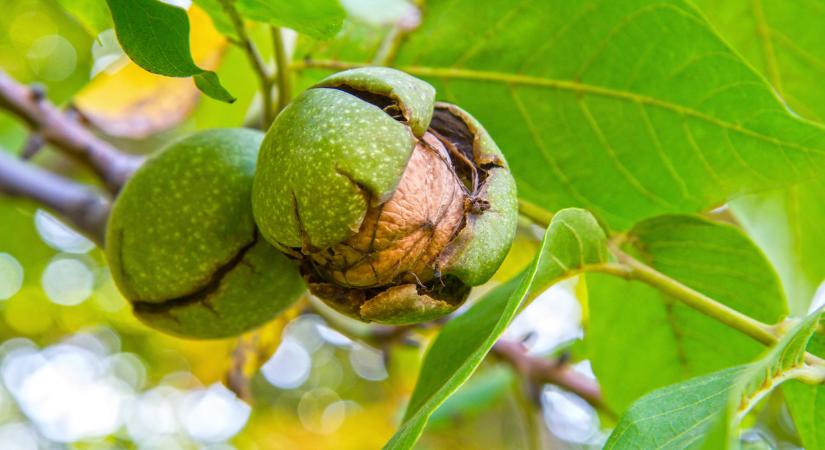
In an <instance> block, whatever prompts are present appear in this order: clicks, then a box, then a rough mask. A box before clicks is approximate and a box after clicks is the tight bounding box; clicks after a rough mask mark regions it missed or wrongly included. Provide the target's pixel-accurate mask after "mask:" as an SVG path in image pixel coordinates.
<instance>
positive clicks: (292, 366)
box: [261, 338, 312, 389]
mask: <svg viewBox="0 0 825 450" xmlns="http://www.w3.org/2000/svg"><path fill="white" fill-rule="evenodd" d="M311 368H312V358H311V357H310V355H309V352H308V351H307V350H306V349H305V348H304V347H303V345H301V344H300V343H298V342H297V341H296V340H295V339H292V338H285V339H284V340H283V341H281V345H280V346H278V350H277V351H275V354H274V355H273V356H272V358H270V359H269V361H267V362H266V363H265V364H264V365H263V367H261V373H262V374H263V376H264V378H266V380H267V381H269V382H270V383H271V384H272V385H273V386H275V387H278V388H281V389H294V388H296V387H298V386H300V385H302V384H304V382H305V381H306V380H307V378H308V377H309V372H310V369H311Z"/></svg>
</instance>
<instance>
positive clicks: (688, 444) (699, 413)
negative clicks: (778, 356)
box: [604, 366, 745, 450]
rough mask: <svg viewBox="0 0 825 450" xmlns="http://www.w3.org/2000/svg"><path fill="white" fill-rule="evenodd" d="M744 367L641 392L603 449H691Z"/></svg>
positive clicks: (721, 405) (701, 436)
mask: <svg viewBox="0 0 825 450" xmlns="http://www.w3.org/2000/svg"><path fill="white" fill-rule="evenodd" d="M744 370H745V367H741V366H740V367H733V368H729V369H725V370H722V371H719V372H714V373H711V374H708V375H705V376H701V377H697V378H691V379H690V380H688V381H685V382H682V383H679V384H674V385H672V386H668V387H665V388H661V389H657V390H655V391H653V392H651V393H650V394H647V395H645V396H644V397H642V398H640V399H639V400H638V401H637V402H635V403H634V404H633V405H632V406H631V407H630V409H628V410H627V412H626V413H625V414H624V415H622V417H621V419H619V423H618V424H617V425H616V428H615V429H613V433H611V434H610V437H609V438H608V439H607V443H606V444H605V446H604V449H605V450H610V449H624V448H632V449H647V448H655V449H659V450H663V449H686V448H695V447H696V446H697V445H698V444H700V443H701V439H702V438H703V437H704V435H705V433H706V431H707V429H708V427H710V426H711V425H712V423H713V420H714V419H716V416H717V415H718V414H719V411H722V410H723V409H724V408H725V405H726V403H727V401H728V395H729V394H730V391H731V390H732V389H733V383H734V382H735V381H736V379H737V377H738V376H740V375H741V374H742V372H743V371H744Z"/></svg>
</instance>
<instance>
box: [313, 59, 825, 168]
mask: <svg viewBox="0 0 825 450" xmlns="http://www.w3.org/2000/svg"><path fill="white" fill-rule="evenodd" d="M323 63H324V62H323V61H310V62H309V65H311V66H314V65H316V64H319V65H324V64H323ZM334 65H344V66H346V65H352V66H358V64H348V63H344V62H334ZM397 68H398V69H399V70H402V71H404V72H407V73H409V74H411V75H418V76H425V77H426V76H429V77H436V78H447V79H462V80H470V81H488V82H500V83H502V84H508V85H521V86H534V87H545V88H551V89H557V90H564V91H571V92H575V93H578V94H591V95H597V96H602V97H610V98H616V99H620V100H625V101H630V102H635V103H640V104H643V105H649V106H655V107H659V108H662V109H665V110H668V111H671V112H675V113H677V114H680V115H683V116H688V117H693V118H696V119H699V120H702V121H704V122H708V123H710V124H712V125H716V126H718V127H720V128H723V129H727V130H731V131H735V132H738V133H741V134H743V135H746V136H749V137H752V138H755V139H758V140H761V141H764V142H768V143H770V144H773V145H776V146H784V147H787V148H794V149H797V150H800V151H806V152H812V153H819V154H825V149H817V148H813V147H807V146H804V145H800V144H797V143H794V142H787V141H782V140H780V139H777V138H774V137H771V136H766V135H764V134H762V133H759V132H757V131H755V130H752V129H749V128H745V127H743V126H742V125H740V124H737V123H731V122H728V121H725V120H722V119H719V118H718V117H715V116H712V115H709V114H706V113H703V112H701V111H697V110H695V109H692V108H689V107H686V106H683V105H679V104H676V103H672V102H669V101H665V100H661V99H658V98H655V97H650V96H646V95H641V94H637V93H635V92H628V91H622V90H618V89H613V88H609V87H604V86H597V85H593V84H588V83H583V82H581V81H574V80H562V79H556V78H542V77H535V76H531V75H523V74H513V73H507V72H495V71H486V70H475V69H458V68H438V67H428V66H400V67H397ZM795 120H800V121H802V122H805V123H807V124H809V125H811V126H814V127H816V128H819V129H821V130H822V131H825V127H823V126H822V125H819V124H817V123H815V122H810V121H808V120H805V119H795Z"/></svg>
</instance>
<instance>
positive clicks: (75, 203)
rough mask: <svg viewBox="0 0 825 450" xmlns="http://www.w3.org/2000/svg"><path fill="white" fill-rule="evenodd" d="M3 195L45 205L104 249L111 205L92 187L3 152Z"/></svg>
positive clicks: (0, 173)
mask: <svg viewBox="0 0 825 450" xmlns="http://www.w3.org/2000/svg"><path fill="white" fill-rule="evenodd" d="M0 192H2V193H5V194H8V195H11V196H15V197H21V198H28V199H32V200H35V201H37V202H40V203H42V204H43V205H44V206H46V207H47V208H49V209H51V210H52V211H54V212H55V213H57V214H58V215H59V216H61V217H62V218H63V219H65V220H67V221H68V222H69V223H70V224H71V225H72V226H73V227H74V228H75V229H76V230H78V231H79V232H81V233H83V234H84V235H86V237H88V238H89V239H92V240H93V241H94V242H95V243H97V244H98V245H99V246H101V247H102V245H103V241H104V236H105V232H106V220H107V219H108V217H109V210H110V206H111V205H110V204H109V201H108V200H106V199H105V198H104V197H103V196H101V195H100V194H98V193H97V192H95V191H94V190H93V189H92V188H90V187H87V186H85V185H83V184H80V183H76V182H74V181H71V180H68V179H66V178H63V177H61V176H59V175H56V174H54V173H51V172H49V171H47V170H44V169H41V168H39V167H37V166H35V165H33V164H29V163H26V162H23V161H21V160H19V159H17V158H15V157H14V156H11V155H9V154H7V153H3V152H0Z"/></svg>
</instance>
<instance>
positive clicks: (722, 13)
mask: <svg viewBox="0 0 825 450" xmlns="http://www.w3.org/2000/svg"><path fill="white" fill-rule="evenodd" d="M697 4H698V5H699V6H700V7H701V8H702V11H703V12H704V13H705V14H707V16H708V18H709V19H710V20H711V22H713V24H714V25H716V27H717V28H718V29H719V31H720V33H721V34H722V35H723V37H725V38H726V39H727V40H728V41H729V42H730V43H731V44H732V45H733V46H734V47H735V48H736V49H737V50H739V51H740V52H741V54H742V55H744V56H745V58H746V59H747V60H748V61H749V62H751V64H753V65H754V67H756V68H757V69H758V70H759V71H761V72H762V73H763V74H764V75H765V77H767V78H768V80H769V81H770V82H771V83H772V84H773V86H774V87H775V88H776V89H777V91H778V92H779V93H780V94H781V95H782V97H784V98H785V100H786V101H787V102H788V105H789V106H790V108H791V109H793V110H794V111H795V112H797V113H799V114H800V115H802V116H804V117H807V118H809V119H813V120H817V121H819V122H820V123H825V83H823V82H822V80H823V78H825V46H823V45H822V43H823V42H825V26H822V24H823V23H825V1H823V0H807V1H798V2H794V1H785V0H757V1H753V0H729V1H724V2H720V1H714V0H698V1H697ZM823 196H825V185H823V184H822V182H819V181H812V182H806V183H801V184H799V185H796V186H792V187H790V188H787V189H781V190H772V191H769V192H765V193H760V194H757V195H750V196H747V197H745V198H742V199H737V200H736V201H734V202H733V203H732V206H733V212H734V213H735V215H736V217H737V218H738V219H739V220H740V221H741V222H742V224H743V226H744V227H745V229H746V230H747V231H748V233H749V234H751V236H753V238H754V240H755V241H756V243H757V244H758V245H759V246H761V247H762V248H763V249H765V251H766V253H767V254H768V257H769V258H770V259H771V261H772V262H773V263H774V265H775V266H776V267H777V270H778V271H779V274H780V276H781V277H782V281H783V284H784V285H785V289H786V290H787V293H788V301H789V304H790V308H791V312H793V313H794V314H804V313H805V312H807V310H808V304H809V303H810V302H811V299H812V298H813V295H814V292H815V291H816V288H817V287H818V286H819V284H820V283H821V282H822V281H823V280H825V259H823V258H821V255H822V254H823V253H825V231H824V230H823V229H822V227H821V226H820V224H821V223H822V221H823V220H825V203H823V202H822V200H821V199H822V198H823Z"/></svg>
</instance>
